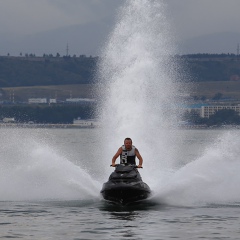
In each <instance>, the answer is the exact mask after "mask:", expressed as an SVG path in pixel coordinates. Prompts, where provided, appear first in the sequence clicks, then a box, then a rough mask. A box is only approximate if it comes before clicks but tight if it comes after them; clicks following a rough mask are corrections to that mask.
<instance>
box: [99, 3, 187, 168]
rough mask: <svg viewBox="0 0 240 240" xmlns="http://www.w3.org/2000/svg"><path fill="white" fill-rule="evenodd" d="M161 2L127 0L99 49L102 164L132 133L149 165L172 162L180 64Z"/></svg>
mask: <svg viewBox="0 0 240 240" xmlns="http://www.w3.org/2000/svg"><path fill="white" fill-rule="evenodd" d="M165 7H166V6H165V4H164V2H163V1H159V0H157V1H154V0H132V1H126V3H125V4H124V5H123V7H122V8H121V9H120V11H119V15H118V22H117V24H116V26H115V29H114V31H113V32H112V34H111V35H110V37H109V41H108V43H107V44H106V47H105V49H103V51H102V52H103V54H102V57H101V61H100V63H99V70H98V78H99V83H100V84H99V85H100V87H99V91H98V93H99V98H100V99H101V106H100V107H99V108H98V109H99V120H100V122H101V124H102V132H101V142H102V143H103V146H101V154H102V156H101V157H102V158H103V159H104V160H103V161H106V164H107V163H110V161H111V158H112V156H113V154H114V153H115V152H116V151H117V148H118V147H119V145H120V144H122V143H123V140H124V138H125V137H131V138H132V139H133V144H134V145H136V146H137V147H138V148H139V150H140V153H141V154H142V156H143V158H144V159H145V160H146V162H147V166H148V169H149V168H150V169H151V168H152V169H154V168H157V167H159V168H160V167H161V169H163V168H172V167H174V164H175V163H174V160H173V159H175V157H174V156H176V152H175V148H174V147H173V146H174V145H175V143H174V142H175V139H176V135H175V134H176V133H175V132H174V130H173V129H174V126H176V123H177V121H178V120H179V112H178V107H177V104H176V103H177V102H178V100H179V99H178V97H177V96H178V94H179V89H178V86H179V84H177V83H176V79H177V72H178V71H177V69H178V66H177V64H176V61H175V60H174V58H173V55H174V52H175V51H174V47H173V45H172V42H173V41H172V37H171V35H170V30H169V25H168V22H167V20H166V16H165ZM181 92H182V91H181ZM178 103H179V102H178Z"/></svg>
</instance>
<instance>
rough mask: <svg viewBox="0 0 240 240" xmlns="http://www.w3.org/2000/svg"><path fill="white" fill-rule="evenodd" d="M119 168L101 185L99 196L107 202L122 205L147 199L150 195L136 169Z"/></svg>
mask: <svg viewBox="0 0 240 240" xmlns="http://www.w3.org/2000/svg"><path fill="white" fill-rule="evenodd" d="M129 169H130V168H129V166H128V168H127V169H126V168H123V167H121V170H120V171H119V168H116V170H115V171H114V172H113V173H112V174H111V175H110V177H109V181H108V182H106V183H104V184H103V188H102V190H101V194H102V196H103V198H104V199H105V200H107V201H110V202H114V203H119V204H122V205H126V204H130V203H134V202H138V201H141V200H144V199H147V198H148V197H149V196H150V195H151V190H150V188H149V186H148V185H147V184H146V183H144V182H143V181H142V179H141V176H140V174H139V172H138V170H137V169H136V168H131V170H129Z"/></svg>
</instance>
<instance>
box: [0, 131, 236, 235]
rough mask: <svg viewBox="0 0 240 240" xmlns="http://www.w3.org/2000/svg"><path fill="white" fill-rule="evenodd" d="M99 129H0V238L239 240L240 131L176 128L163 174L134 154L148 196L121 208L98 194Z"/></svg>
mask: <svg viewBox="0 0 240 240" xmlns="http://www.w3.org/2000/svg"><path fill="white" fill-rule="evenodd" d="M98 131H99V130H98V129H4V128H2V129H0V133H1V146H0V150H1V151H0V159H1V160H0V161H1V168H0V173H1V174H0V228H1V231H0V238H1V239H8V238H10V239H11V238H16V239H31V240H33V239H134V240H135V239H156V240H157V239H239V234H240V228H239V221H240V190H239V180H240V176H239V172H240V159H239V155H240V154H239V153H240V148H239V143H240V140H239V139H240V131H239V130H179V133H180V134H178V136H179V135H181V139H179V144H178V145H177V146H170V147H169V151H170V150H171V149H172V148H175V149H176V150H177V152H178V154H177V156H178V158H177V159H176V160H175V162H176V164H175V166H174V167H172V168H169V169H166V168H165V169H161V168H155V170H153V168H150V166H149V165H148V159H147V157H146V156H147V153H145V152H144V149H139V150H140V152H141V153H142V155H143V158H144V165H143V166H144V168H143V169H141V170H140V173H141V175H142V177H143V180H144V181H145V182H147V183H148V184H149V186H150V187H151V188H152V190H153V192H154V193H153V197H152V198H151V199H150V200H148V201H146V202H143V203H142V204H140V205H137V206H128V207H121V206H114V205H110V204H108V203H106V202H104V201H103V200H102V199H101V197H100V196H99V191H100V189H101V186H102V184H103V182H105V181H106V180H107V178H108V175H109V174H110V173H111V171H112V169H111V168H110V167H109V164H110V163H111V159H109V164H106V163H108V162H107V161H106V160H104V161H103V163H104V164H101V158H99V153H98V152H97V151H95V149H97V145H98V141H97V140H96V138H95V136H96V133H97V132H98ZM176 137H177V136H176ZM106 144H107V143H106ZM118 147H119V146H116V150H117V148H118ZM114 153H115V152H111V155H113V154H114ZM160 155H161V153H158V155H156V159H157V160H158V161H161V156H160ZM151 163H153V162H151ZM101 165H103V166H102V167H101ZM150 169H151V171H150Z"/></svg>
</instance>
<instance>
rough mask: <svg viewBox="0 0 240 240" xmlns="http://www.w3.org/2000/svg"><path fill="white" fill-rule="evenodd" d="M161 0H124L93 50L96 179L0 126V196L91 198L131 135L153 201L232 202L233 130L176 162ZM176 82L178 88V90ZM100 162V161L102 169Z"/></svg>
mask: <svg viewBox="0 0 240 240" xmlns="http://www.w3.org/2000/svg"><path fill="white" fill-rule="evenodd" d="M165 7H166V6H165V4H164V1H159V0H158V1H152V0H132V1H126V3H125V5H123V7H122V8H121V9H120V11H119V16H118V22H117V24H116V27H115V29H114V31H113V33H112V34H111V35H110V36H109V41H108V43H107V44H106V48H105V49H103V53H102V54H101V55H102V57H101V59H102V60H101V62H100V63H99V71H98V73H97V78H98V81H99V84H98V86H99V89H98V97H99V99H100V100H101V104H100V106H99V108H98V109H99V112H98V116H99V121H101V124H102V127H101V129H99V131H100V134H99V136H98V137H99V138H98V139H99V149H96V156H98V157H96V159H97V160H98V159H99V156H101V157H100V159H101V160H102V161H101V162H100V161H97V162H96V168H98V169H101V171H102V169H103V171H102V179H101V180H100V182H98V181H96V180H93V177H92V176H91V175H89V174H88V173H86V171H85V170H83V169H82V168H80V167H79V166H76V165H74V164H73V163H72V162H70V161H69V159H67V157H64V155H63V154H59V153H58V151H57V149H56V148H55V147H56V146H53V145H51V144H50V145H49V144H48V143H47V142H46V141H45V139H44V138H42V137H41V136H40V135H32V133H31V134H26V132H25V131H24V130H23V131H24V132H23V131H21V130H20V129H18V130H17V131H15V130H9V129H5V130H1V134H2V142H1V145H0V159H1V168H0V201H4V200H13V201H18V200H46V199H59V200H75V199H79V200H90V199H98V197H99V191H100V188H101V185H102V183H103V182H105V181H106V180H107V177H108V175H109V174H110V172H111V169H109V165H110V162H111V158H112V156H113V154H114V153H115V152H116V150H117V148H118V147H119V146H120V145H122V142H123V139H124V138H125V137H131V138H132V139H133V143H134V145H136V146H137V147H138V148H139V150H140V152H141V154H142V156H143V158H144V160H145V161H144V169H143V170H141V175H142V177H143V180H144V181H145V182H147V183H148V185H149V186H150V187H151V188H152V190H153V192H154V196H153V199H155V201H157V202H158V203H159V204H161V203H165V204H174V205H192V204H209V203H232V202H240V191H238V182H239V180H240V179H239V178H240V177H239V172H240V163H239V159H238V156H239V153H240V149H239V144H240V142H239V141H240V140H239V139H240V138H239V136H238V133H237V132H233V131H229V132H227V133H224V134H223V135H222V136H219V138H218V139H217V140H216V142H215V143H214V144H213V145H210V146H209V147H208V148H206V149H205V150H204V152H203V153H202V155H201V157H199V158H197V159H192V161H191V162H190V163H188V164H186V165H183V166H180V167H179V162H178V159H179V155H181V149H179V147H178V146H180V145H179V142H180V141H182V140H183V139H184V135H183V134H182V133H183V132H182V131H177V130H176V126H177V122H178V121H179V120H180V117H181V111H180V110H179V106H181V104H180V102H181V101H180V100H181V94H183V93H184V89H183V88H182V87H181V81H180V82H179V79H181V75H182V72H181V68H180V66H179V65H178V64H177V62H176V61H175V60H174V58H173V55H174V52H175V50H174V47H173V44H172V38H173V37H172V36H171V35H170V30H169V26H168V23H167V20H166V16H165ZM180 87H181V88H180ZM103 166H106V167H104V168H103Z"/></svg>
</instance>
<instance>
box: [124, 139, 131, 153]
mask: <svg viewBox="0 0 240 240" xmlns="http://www.w3.org/2000/svg"><path fill="white" fill-rule="evenodd" d="M124 146H125V148H126V149H127V150H131V149H132V139H131V138H125V139H124Z"/></svg>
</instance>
